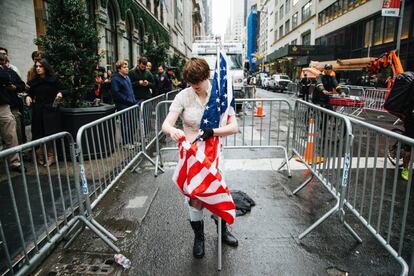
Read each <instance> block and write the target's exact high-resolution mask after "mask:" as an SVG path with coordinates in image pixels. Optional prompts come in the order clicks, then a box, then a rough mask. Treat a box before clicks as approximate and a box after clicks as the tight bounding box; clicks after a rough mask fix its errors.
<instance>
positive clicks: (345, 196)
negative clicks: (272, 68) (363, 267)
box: [292, 101, 414, 275]
mask: <svg viewBox="0 0 414 276" xmlns="http://www.w3.org/2000/svg"><path fill="white" fill-rule="evenodd" d="M354 137H355V138H354ZM413 146H414V140H413V139H409V138H407V137H405V136H402V135H400V134H397V133H394V132H391V131H388V130H385V129H382V128H379V127H377V126H374V125H372V124H369V123H366V122H363V121H360V120H357V119H355V118H352V117H347V116H344V115H341V114H337V113H335V112H332V111H330V110H326V109H322V108H320V107H318V106H315V105H312V104H309V103H306V102H303V101H297V102H296V105H295V118H294V127H293V139H292V148H293V154H294V155H296V156H297V157H298V159H299V160H300V161H301V162H303V164H304V165H305V166H306V167H307V168H308V169H309V170H310V172H311V176H310V177H309V178H308V179H307V180H306V181H304V182H303V183H302V184H301V185H300V186H299V187H298V188H297V189H295V191H294V192H293V193H294V194H296V193H297V192H299V191H300V190H301V189H303V188H304V187H305V186H306V185H307V184H308V183H310V181H311V179H312V178H313V177H316V178H317V179H318V180H319V182H320V183H321V184H323V186H324V187H325V188H326V189H327V190H328V191H329V192H330V193H331V194H332V195H333V196H334V197H335V199H336V204H335V206H334V207H333V208H331V209H330V210H329V211H328V212H327V213H326V214H325V215H323V216H322V217H321V218H320V219H318V220H317V221H316V222H315V223H314V224H313V225H312V226H310V227H309V228H308V229H306V230H305V231H304V232H303V233H302V234H301V235H300V236H299V238H300V239H301V238H303V237H305V236H306V235H307V234H308V233H309V232H310V231H312V230H313V229H314V228H315V227H317V226H318V225H319V224H321V223H322V222H323V221H325V220H326V219H327V218H328V217H330V216H331V215H333V214H336V213H337V214H339V218H340V221H341V222H342V223H343V224H344V225H345V227H346V228H347V229H348V230H349V231H350V233H351V234H352V235H353V237H354V238H355V239H356V240H357V241H359V242H362V240H361V238H360V237H359V236H358V234H357V233H356V232H355V231H354V230H353V229H352V228H351V227H350V226H349V224H348V223H347V222H346V221H345V218H346V217H345V211H347V210H350V211H351V213H353V214H354V215H355V218H357V219H358V220H359V221H360V222H361V223H362V224H363V225H364V226H365V227H366V228H367V229H368V231H369V232H370V233H371V234H372V235H373V236H374V237H375V238H376V239H377V240H378V241H379V243H380V244H381V245H382V246H384V248H385V249H386V250H387V251H388V252H389V253H390V254H391V255H392V256H393V257H394V258H395V259H396V260H397V261H398V262H399V263H400V265H401V267H402V272H401V275H407V274H408V265H407V260H409V258H412V256H413V254H414V251H413V239H412V236H411V235H410V233H413V231H414V229H413V228H414V226H413V225H414V223H413V222H414V216H413V215H410V214H414V206H413V204H412V202H410V195H411V193H412V191H411V185H410V184H409V183H411V182H412V168H413V161H414V155H413V154H414V150H413ZM391 155H393V156H394V158H396V159H400V158H401V159H404V156H405V157H406V158H407V157H408V159H409V160H408V159H406V160H407V164H406V167H407V168H410V169H409V179H408V182H405V181H403V180H402V179H400V177H399V174H400V171H399V166H398V162H396V164H397V165H396V166H394V165H392V164H391V163H390V162H389V161H388V160H389V159H390V156H391ZM393 160H395V159H393ZM413 273H414V271H413Z"/></svg>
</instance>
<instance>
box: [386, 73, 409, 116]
mask: <svg viewBox="0 0 414 276" xmlns="http://www.w3.org/2000/svg"><path fill="white" fill-rule="evenodd" d="M384 108H385V109H386V110H387V111H388V112H389V113H391V114H393V115H395V116H397V117H398V118H400V119H402V120H404V118H405V116H406V114H409V113H411V112H412V111H413V110H414V73H413V72H404V73H402V74H400V75H398V76H397V77H396V78H395V81H394V85H393V86H392V88H391V91H390V93H389V94H388V97H387V98H386V99H385V103H384Z"/></svg>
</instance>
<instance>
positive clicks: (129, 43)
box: [124, 14, 134, 65]
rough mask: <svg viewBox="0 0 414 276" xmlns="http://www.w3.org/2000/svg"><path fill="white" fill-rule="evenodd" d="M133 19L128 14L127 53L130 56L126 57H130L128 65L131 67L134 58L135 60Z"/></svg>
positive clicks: (126, 25) (126, 27)
mask: <svg viewBox="0 0 414 276" xmlns="http://www.w3.org/2000/svg"><path fill="white" fill-rule="evenodd" d="M132 22H133V20H132V17H131V15H130V14H128V16H127V20H126V22H125V29H126V32H125V36H124V39H125V42H126V46H127V51H128V54H127V55H126V56H127V57H128V63H129V64H130V65H132V64H133V63H134V58H133V47H132V29H133V25H132Z"/></svg>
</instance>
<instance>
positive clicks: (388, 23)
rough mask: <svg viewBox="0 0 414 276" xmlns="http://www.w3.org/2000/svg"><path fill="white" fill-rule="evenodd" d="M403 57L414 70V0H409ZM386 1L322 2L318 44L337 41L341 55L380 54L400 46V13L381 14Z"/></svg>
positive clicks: (404, 31)
mask: <svg viewBox="0 0 414 276" xmlns="http://www.w3.org/2000/svg"><path fill="white" fill-rule="evenodd" d="M405 2H406V4H405V7H404V15H403V22H402V32H401V40H400V42H401V48H400V53H399V54H400V59H401V61H402V64H403V67H404V69H405V70H407V71H408V70H410V71H413V70H414V20H413V19H412V17H413V15H414V2H413V1H410V0H406V1H405ZM322 4H323V5H322ZM381 8H382V1H375V0H353V1H349V0H348V1H345V0H329V1H328V0H324V1H323V2H322V3H321V4H320V5H319V6H318V18H317V28H316V37H317V38H316V41H315V43H316V45H335V46H337V47H338V51H337V57H338V58H358V57H367V56H371V57H379V56H381V55H382V54H383V53H385V52H389V51H391V50H394V49H395V48H396V44H397V39H398V38H397V33H398V24H399V18H398V17H383V16H381Z"/></svg>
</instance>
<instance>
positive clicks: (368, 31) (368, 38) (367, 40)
mask: <svg viewBox="0 0 414 276" xmlns="http://www.w3.org/2000/svg"><path fill="white" fill-rule="evenodd" d="M373 25H374V21H373V20H370V21H368V22H366V23H365V33H364V47H365V48H368V47H370V46H371V45H372V44H371V43H372V27H373Z"/></svg>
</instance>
